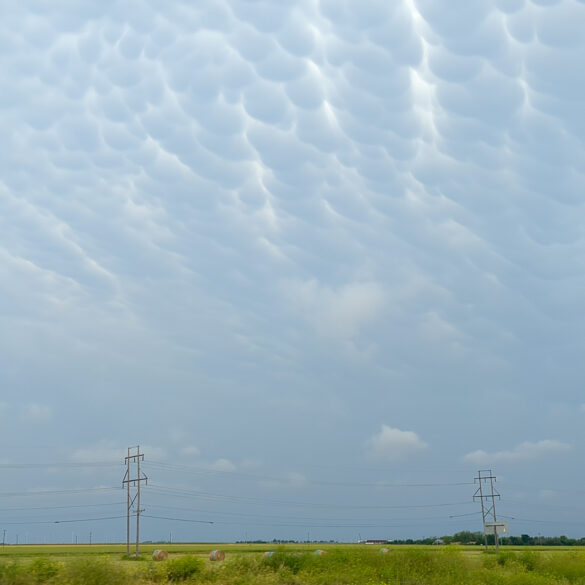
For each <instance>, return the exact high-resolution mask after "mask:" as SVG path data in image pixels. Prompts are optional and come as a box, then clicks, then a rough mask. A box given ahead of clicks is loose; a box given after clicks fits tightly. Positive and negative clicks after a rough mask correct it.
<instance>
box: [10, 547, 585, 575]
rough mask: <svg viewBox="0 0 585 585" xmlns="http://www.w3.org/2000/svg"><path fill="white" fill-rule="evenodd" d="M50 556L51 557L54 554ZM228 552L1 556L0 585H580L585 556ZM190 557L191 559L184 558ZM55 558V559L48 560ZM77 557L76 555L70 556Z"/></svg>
mask: <svg viewBox="0 0 585 585" xmlns="http://www.w3.org/2000/svg"><path fill="white" fill-rule="evenodd" d="M53 548H54V549H55V550H54V551H53ZM315 548H316V547H311V548H309V547H307V546H306V545H305V546H304V547H303V546H301V545H286V546H280V547H278V548H276V549H273V550H272V551H271V554H269V555H265V554H264V552H266V547H265V548H264V549H262V547H259V546H258V545H249V546H248V547H246V545H240V546H235V545H227V546H226V547H224V550H225V551H226V553H227V556H226V560H225V561H223V562H211V561H210V560H209V559H208V557H207V554H208V552H209V550H210V547H209V545H208V546H206V547H203V546H201V545H198V546H196V545H190V546H189V545H184V546H183V549H182V550H180V551H175V552H172V554H171V555H170V557H169V559H168V560H167V561H160V562H155V561H153V560H151V559H150V556H149V555H146V554H143V557H142V561H143V562H138V563H136V562H129V560H130V559H129V558H128V557H125V556H124V555H123V554H121V553H120V551H118V552H116V553H114V552H111V553H109V554H87V551H85V552H80V551H79V550H75V549H74V547H69V549H68V550H67V549H66V548H65V547H61V548H60V549H57V548H56V547H45V550H44V552H43V554H42V555H38V556H36V557H32V556H26V555H13V554H11V553H12V552H14V551H12V550H11V551H7V552H5V553H3V554H1V555H0V585H155V584H157V585H176V584H177V583H179V584H181V583H185V584H187V585H329V584H330V585H460V584H463V583H464V584H466V585H483V584H486V585H545V584H546V585H573V584H575V585H585V550H583V549H580V548H577V547H574V548H567V549H560V548H558V547H555V548H543V549H534V548H533V549H527V548H520V547H518V548H516V549H514V548H511V547H502V548H501V551H500V553H499V554H495V553H493V552H490V553H485V552H484V551H483V550H482V549H481V548H478V547H477V546H469V547H466V546H454V545H451V546H428V547H424V546H395V545H391V546H390V547H389V550H388V552H387V553H385V554H384V553H383V552H381V550H380V548H379V547H377V546H366V545H361V546H357V545H333V544H331V545H329V546H327V547H326V550H327V553H326V554H323V555H321V556H318V555H316V554H315ZM188 549H190V552H187V551H188ZM53 552H56V553H57V554H56V555H55V556H54V555H53V554H52V553H53ZM76 553H77V554H76Z"/></svg>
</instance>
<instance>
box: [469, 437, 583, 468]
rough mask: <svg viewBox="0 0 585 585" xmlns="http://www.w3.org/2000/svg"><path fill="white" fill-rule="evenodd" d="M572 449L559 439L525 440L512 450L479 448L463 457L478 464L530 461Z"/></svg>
mask: <svg viewBox="0 0 585 585" xmlns="http://www.w3.org/2000/svg"><path fill="white" fill-rule="evenodd" d="M571 449H572V446H571V445H569V444H568V443H563V442H561V441H557V440H544V441H537V442H535V443H531V442H530V441H525V442H524V443H520V444H519V445H517V446H516V447H514V448H513V449H512V450H510V451H496V452H494V453H487V452H486V451H482V450H478V451H473V452H471V453H468V454H467V455H465V456H464V457H463V459H464V461H467V462H468V463H474V464H476V465H485V464H490V463H506V462H515V461H530V460H533V459H540V458H541V457H546V456H547V455H552V454H555V453H565V452H567V451H570V450H571Z"/></svg>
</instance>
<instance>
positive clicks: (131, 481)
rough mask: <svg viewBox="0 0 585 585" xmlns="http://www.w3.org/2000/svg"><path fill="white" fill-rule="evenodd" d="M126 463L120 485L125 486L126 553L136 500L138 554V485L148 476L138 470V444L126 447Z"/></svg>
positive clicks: (127, 553)
mask: <svg viewBox="0 0 585 585" xmlns="http://www.w3.org/2000/svg"><path fill="white" fill-rule="evenodd" d="M124 461H125V463H126V473H125V474H124V480H123V481H122V486H124V485H125V486H126V504H127V507H126V555H127V556H130V514H131V512H132V508H133V507H134V503H135V502H136V509H135V510H136V553H135V555H136V556H138V554H139V548H140V513H141V512H143V510H141V508H140V485H141V483H142V482H143V481H145V482H146V483H147V484H148V478H147V477H146V475H144V473H143V472H142V471H141V470H140V462H141V461H144V453H141V452H140V446H139V445H137V446H136V447H128V455H127V456H126V457H125V459H124ZM133 468H134V469H135V475H134V476H133V475H132V469H133Z"/></svg>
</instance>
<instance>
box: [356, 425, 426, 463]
mask: <svg viewBox="0 0 585 585" xmlns="http://www.w3.org/2000/svg"><path fill="white" fill-rule="evenodd" d="M426 448H427V444H426V443H425V442H424V441H422V440H421V439H420V438H419V436H418V435H417V434H416V433H415V432H413V431H402V430H400V429H397V428H392V427H389V426H387V425H382V429H381V431H380V432H379V433H378V434H376V435H373V436H372V437H371V438H370V439H369V440H368V442H367V445H366V449H367V454H368V457H370V458H371V459H380V460H386V461H397V460H399V459H404V458H405V457H408V456H409V455H414V454H416V453H418V452H420V451H423V450H424V449H426Z"/></svg>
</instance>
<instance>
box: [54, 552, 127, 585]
mask: <svg viewBox="0 0 585 585" xmlns="http://www.w3.org/2000/svg"><path fill="white" fill-rule="evenodd" d="M64 577H65V578H64V583H67V584H68V585H69V584H70V585H125V583H126V582H127V574H126V571H125V570H124V567H122V566H120V565H115V564H114V563H112V562H111V561H109V560H108V559H107V558H83V559H73V560H72V561H71V562H70V563H68V564H67V565H66V567H65V571H64Z"/></svg>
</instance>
